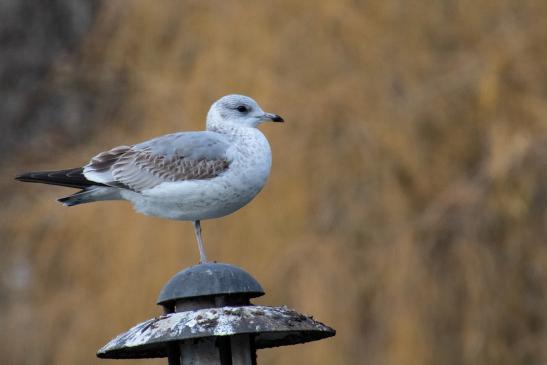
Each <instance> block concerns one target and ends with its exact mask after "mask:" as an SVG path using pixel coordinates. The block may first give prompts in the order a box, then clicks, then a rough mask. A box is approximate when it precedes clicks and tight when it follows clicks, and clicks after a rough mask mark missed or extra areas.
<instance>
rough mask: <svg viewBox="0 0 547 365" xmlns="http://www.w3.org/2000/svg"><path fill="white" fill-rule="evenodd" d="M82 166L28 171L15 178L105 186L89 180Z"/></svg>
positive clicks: (26, 180)
mask: <svg viewBox="0 0 547 365" xmlns="http://www.w3.org/2000/svg"><path fill="white" fill-rule="evenodd" d="M83 171H84V169H83V168H82V167H77V168H74V169H68V170H57V171H35V172H27V173H24V174H21V175H19V176H17V177H16V178H15V179H16V180H19V181H24V182H33V183H42V184H51V185H60V186H67V187H70V188H77V189H84V188H87V187H90V186H105V185H104V184H101V183H97V182H94V181H90V180H88V179H87V178H86V177H85V176H84V174H83Z"/></svg>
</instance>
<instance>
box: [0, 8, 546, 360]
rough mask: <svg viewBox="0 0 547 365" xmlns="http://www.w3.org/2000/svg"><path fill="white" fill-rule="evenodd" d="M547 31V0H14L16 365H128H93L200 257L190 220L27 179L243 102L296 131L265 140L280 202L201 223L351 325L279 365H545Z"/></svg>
mask: <svg viewBox="0 0 547 365" xmlns="http://www.w3.org/2000/svg"><path fill="white" fill-rule="evenodd" d="M546 17H547V2H545V1H535V0H522V1H514V0H480V1H477V0H473V1H471V0H460V1H456V0H444V1H425V0H418V1H412V2H410V1H408V2H405V1H400V0H384V1H375V2H372V1H351V0H340V1H326V0H325V1H312V0H308V1H298V2H295V1H289V0H280V1H275V2H274V1H272V2H253V1H239V2H232V1H220V0H213V1H207V2H203V1H197V0H187V1H147V0H116V1H87V0H48V1H38V2H37V1H32V0H1V1H0V79H1V83H0V114H1V126H2V133H1V134H0V166H1V168H2V175H3V176H4V179H2V181H1V182H0V183H1V189H0V196H1V199H2V200H1V201H2V207H1V208H0V237H1V244H0V267H1V271H0V328H2V332H1V333H0V339H1V340H0V352H1V353H2V363H4V364H108V363H110V362H109V361H107V360H100V361H99V360H97V359H95V351H96V350H97V349H98V348H99V347H101V346H102V345H104V344H105V343H106V342H107V341H108V340H110V339H111V338H112V337H113V336H114V335H117V334H118V333H121V332H123V331H125V330H126V329H128V328H129V327H130V326H132V325H133V324H135V323H137V322H141V321H143V320H145V319H147V318H150V317H153V316H156V315H158V314H159V313H160V308H159V307H157V306H156V305H155V304H154V303H155V299H156V297H157V295H158V293H159V291H160V289H161V288H162V286H163V284H164V283H165V282H166V281H167V280H168V279H169V278H170V277H171V276H172V275H173V274H174V273H176V272H177V271H178V270H180V269H181V268H183V267H186V266H189V265H192V264H195V263H196V262H197V260H198V253H197V249H196V245H195V242H194V235H193V231H192V227H191V224H190V223H186V222H175V221H167V220H160V219H157V218H150V217H145V216H141V215H138V214H134V213H133V211H132V208H131V207H130V205H129V204H127V203H124V202H107V203H98V204H90V205H83V206H78V207H74V208H70V209H68V208H63V207H61V206H60V205H59V204H58V203H57V202H55V199H56V198H58V197H61V196H63V195H66V194H69V193H71V192H72V190H71V189H66V188H55V187H51V186H46V185H41V186H40V185H29V184H21V183H17V182H15V181H14V180H13V177H14V176H15V175H16V174H18V173H21V172H25V171H28V170H40V169H61V168H68V167H76V166H80V165H82V164H84V163H86V162H87V161H88V159H89V157H90V156H92V155H94V154H96V153H98V152H100V151H102V150H104V149H106V148H109V147H113V146H116V145H119V144H127V143H135V142H139V141H142V140H146V139H149V138H151V137H154V136H157V135H161V134H165V133H170V132H175V131H180V130H197V129H202V128H203V127H204V120H205V115H206V113H207V111H208V108H209V106H210V104H211V103H212V102H213V101H214V100H216V99H217V98H219V97H220V96H222V95H224V94H228V93H242V94H247V95H250V96H252V97H253V98H255V99H256V100H257V101H258V102H259V103H260V104H261V106H262V107H263V108H264V110H267V111H271V112H275V113H278V114H280V115H282V116H283V117H284V118H285V120H286V123H285V124H284V125H277V124H276V125H264V126H263V128H262V130H263V132H264V133H265V134H266V135H267V136H268V138H269V140H270V142H271V145H272V150H273V169H272V174H271V177H270V180H269V182H268V184H267V186H266V188H265V189H264V190H263V191H262V193H261V194H260V195H259V196H258V197H257V198H256V199H255V200H254V201H253V202H252V203H251V204H250V205H249V206H247V207H245V208H244V209H242V210H241V211H239V212H237V213H235V214H233V215H231V216H228V217H226V218H223V219H219V220H214V221H206V222H204V223H203V229H204V237H205V241H206V247H207V250H208V256H209V257H210V258H212V259H215V260H218V261H222V262H229V263H233V264H236V265H238V266H241V267H244V268H245V269H246V270H247V271H249V272H250V273H252V274H253V275H254V276H255V277H256V278H257V279H258V280H259V281H260V282H261V283H262V285H263V286H264V288H265V289H266V293H267V294H266V296H265V297H263V298H260V299H258V300H256V301H255V302H256V303H260V304H268V305H282V304H286V305H288V306H290V307H292V308H295V309H297V310H299V311H301V312H304V313H309V314H313V315H314V316H315V317H316V318H318V319H319V320H321V321H324V322H325V323H327V324H329V325H331V326H333V327H334V328H336V329H337V331H338V333H337V335H336V337H334V338H331V339H328V340H324V341H320V342H316V343H312V344H308V345H299V346H292V347H286V348H278V349H270V350H263V351H260V352H259V358H258V359H259V363H260V364H263V365H267V364H271V365H273V364H375V365H376V364H378V365H392V364H393V365H398V364H405V365H413V364H417V365H418V364H420V365H433V364H449V365H450V364H454V365H456V364H481V365H484V364H501V365H503V364H530V365H534V364H546V363H547V242H546V237H547V46H546V45H547V22H546V21H545V18H546ZM145 362H146V363H147V364H148V363H150V364H164V363H165V360H161V361H142V360H141V361H134V362H133V363H135V364H142V363H145ZM124 363H127V364H131V363H132V362H131V361H127V362H124Z"/></svg>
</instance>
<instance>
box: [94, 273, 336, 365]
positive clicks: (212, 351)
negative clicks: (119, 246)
mask: <svg viewBox="0 0 547 365" xmlns="http://www.w3.org/2000/svg"><path fill="white" fill-rule="evenodd" d="M261 295H264V291H263V289H262V287H261V286H260V284H259V283H258V282H257V281H256V280H255V279H254V278H253V277H252V276H251V275H249V274H248V273H247V272H245V271H244V270H242V269H240V268H238V267H235V266H233V265H228V264H221V263H205V264H199V265H195V266H192V267H190V268H188V269H185V270H182V271H181V272H179V273H177V274H176V275H175V276H174V277H173V278H171V280H169V281H168V282H167V284H166V285H165V286H164V288H163V290H162V291H161V293H160V295H159V298H158V301H157V304H159V305H161V306H163V308H164V314H163V315H162V316H159V317H156V318H153V319H149V320H148V321H145V322H143V323H140V324H138V325H136V326H135V327H133V328H131V329H130V330H129V331H127V332H125V333H122V334H121V335H119V336H118V337H116V338H114V339H113V340H112V341H110V342H109V343H108V344H106V345H105V346H104V347H103V348H102V349H100V350H99V351H98V353H97V356H98V357H100V358H110V359H135V358H157V357H167V358H168V360H169V364H170V365H175V364H176V365H180V364H184V365H186V364H196V365H197V364H221V365H226V364H249V365H251V364H256V350H257V349H261V348H267V347H276V346H285V345H293V344H298V343H304V342H309V341H315V340H320V339H323V338H326V337H331V336H334V335H335V331H334V330H333V329H332V328H330V327H328V326H326V325H324V324H323V323H321V322H318V321H316V320H314V319H313V318H312V317H309V316H305V315H303V314H300V313H298V312H295V311H294V310H291V309H289V308H287V307H285V306H282V307H269V306H260V305H253V304H252V303H251V302H250V299H251V298H256V297H259V296H261Z"/></svg>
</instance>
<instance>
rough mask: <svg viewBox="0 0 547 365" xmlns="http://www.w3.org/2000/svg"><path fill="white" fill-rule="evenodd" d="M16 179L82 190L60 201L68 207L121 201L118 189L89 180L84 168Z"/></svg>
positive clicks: (40, 173)
mask: <svg viewBox="0 0 547 365" xmlns="http://www.w3.org/2000/svg"><path fill="white" fill-rule="evenodd" d="M15 179H16V180H19V181H23V182H32V183H41V184H50V185H59V186H67V187H70V188H77V189H82V190H80V191H79V192H77V193H75V194H72V195H69V196H67V197H64V198H61V199H58V201H59V202H61V203H63V204H64V205H66V206H68V207H71V206H73V205H78V204H84V203H91V202H95V201H100V200H117V199H121V197H120V193H119V190H118V189H117V188H113V187H109V186H107V185H104V184H101V183H97V182H94V181H90V180H88V179H87V178H86V177H85V176H84V174H83V168H82V167H77V168H74V169H68V170H58V171H36V172H27V173H24V174H21V175H19V176H17V177H16V178H15Z"/></svg>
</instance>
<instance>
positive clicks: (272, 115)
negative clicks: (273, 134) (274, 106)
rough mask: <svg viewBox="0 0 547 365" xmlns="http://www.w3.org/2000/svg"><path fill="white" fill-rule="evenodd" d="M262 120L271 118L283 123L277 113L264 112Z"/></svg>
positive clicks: (273, 120)
mask: <svg viewBox="0 0 547 365" xmlns="http://www.w3.org/2000/svg"><path fill="white" fill-rule="evenodd" d="M262 120H271V121H272V122H277V123H283V122H284V121H285V120H283V118H281V117H280V116H279V115H277V114H272V113H264V115H263V116H262Z"/></svg>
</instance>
